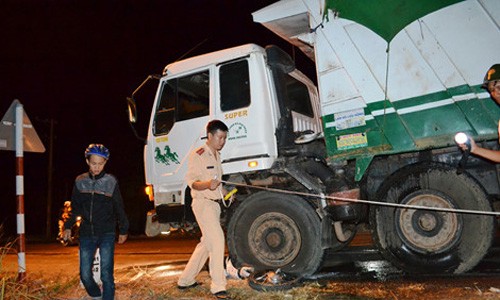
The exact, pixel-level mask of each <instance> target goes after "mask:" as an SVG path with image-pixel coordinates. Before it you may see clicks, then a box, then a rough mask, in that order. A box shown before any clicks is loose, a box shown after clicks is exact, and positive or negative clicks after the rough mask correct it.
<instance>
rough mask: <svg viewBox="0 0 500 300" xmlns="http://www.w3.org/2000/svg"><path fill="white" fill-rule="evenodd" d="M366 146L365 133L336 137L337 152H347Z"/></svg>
mask: <svg viewBox="0 0 500 300" xmlns="http://www.w3.org/2000/svg"><path fill="white" fill-rule="evenodd" d="M366 146H368V139H367V138H366V133H364V132H363V133H353V134H346V135H341V136H338V137H337V150H347V149H354V148H361V147H366Z"/></svg>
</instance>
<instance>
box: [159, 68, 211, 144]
mask: <svg viewBox="0 0 500 300" xmlns="http://www.w3.org/2000/svg"><path fill="white" fill-rule="evenodd" d="M209 103H210V102H209V73H208V71H204V72H200V73H196V74H191V75H188V76H184V77H179V78H174V79H171V80H168V81H166V82H165V83H164V84H163V86H162V89H161V94H160V101H158V106H157V107H156V113H155V119H154V121H153V134H154V135H163V134H168V133H169V132H170V129H172V127H173V126H174V123H175V122H179V121H184V120H189V119H193V118H198V117H203V116H207V115H208V113H209V108H210V106H209Z"/></svg>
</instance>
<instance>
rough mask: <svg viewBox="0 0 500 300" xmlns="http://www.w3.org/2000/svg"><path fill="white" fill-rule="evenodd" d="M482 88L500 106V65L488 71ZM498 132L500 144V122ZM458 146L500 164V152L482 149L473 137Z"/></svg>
mask: <svg viewBox="0 0 500 300" xmlns="http://www.w3.org/2000/svg"><path fill="white" fill-rule="evenodd" d="M482 88H484V89H486V90H487V91H488V93H490V96H491V98H492V99H493V100H495V102H496V103H497V104H498V105H500V64H495V65H493V66H491V68H489V69H488V72H487V73H486V75H485V76H484V81H483V85H482ZM498 130H499V131H498V134H499V142H500V121H499V123H498ZM458 146H459V147H460V148H462V150H464V151H467V150H468V151H470V153H472V154H474V155H477V156H481V157H483V158H486V159H489V160H491V161H493V162H496V163H500V151H498V150H491V149H486V148H482V147H480V146H478V145H477V144H476V142H474V140H473V139H472V138H471V137H469V138H468V141H467V143H460V142H458ZM468 148H470V149H468Z"/></svg>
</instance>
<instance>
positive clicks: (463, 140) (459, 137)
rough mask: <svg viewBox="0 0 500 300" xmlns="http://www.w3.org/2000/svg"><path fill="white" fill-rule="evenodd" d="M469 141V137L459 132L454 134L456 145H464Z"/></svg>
mask: <svg viewBox="0 0 500 300" xmlns="http://www.w3.org/2000/svg"><path fill="white" fill-rule="evenodd" d="M468 141H469V137H468V136H467V135H466V134H465V133H463V132H459V133H457V134H455V142H457V144H465V143H467V142H468Z"/></svg>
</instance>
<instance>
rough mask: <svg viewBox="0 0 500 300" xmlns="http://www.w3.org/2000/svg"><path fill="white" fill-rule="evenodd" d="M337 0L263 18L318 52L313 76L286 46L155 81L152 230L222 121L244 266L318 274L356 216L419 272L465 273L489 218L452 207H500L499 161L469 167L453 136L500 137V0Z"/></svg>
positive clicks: (491, 223)
mask: <svg viewBox="0 0 500 300" xmlns="http://www.w3.org/2000/svg"><path fill="white" fill-rule="evenodd" d="M337 2H338V1H335V0H327V1H310V0H304V1H302V0H283V1H279V2H276V3H275V4H273V5H270V6H268V7H265V8H262V9H261V10H259V11H256V12H254V13H253V19H254V21H255V22H257V23H260V24H262V25H264V26H265V27H267V28H268V29H270V30H272V31H273V32H275V33H276V34H277V35H278V36H279V37H281V38H283V39H285V40H287V41H289V42H290V43H291V44H293V45H295V46H297V47H298V48H299V49H300V50H301V51H303V52H304V53H305V54H306V55H307V56H308V57H309V58H310V59H311V60H312V61H313V62H314V63H315V67H316V76H317V82H318V85H317V87H316V86H315V85H314V84H313V82H312V81H311V80H309V79H308V78H307V77H306V76H305V75H304V74H303V73H301V72H300V71H299V70H298V69H296V67H295V64H294V62H293V60H292V59H291V58H290V56H289V55H288V54H287V53H285V52H284V51H283V50H281V49H279V48H277V47H275V46H268V47H265V48H263V47H261V46H258V45H255V44H247V45H242V46H238V47H234V48H230V49H225V50H221V51H217V52H213V53H209V54H205V55H201V56H196V57H191V58H187V59H184V60H181V61H177V62H174V63H172V64H169V65H167V66H166V67H165V69H164V71H163V74H162V75H161V76H149V77H148V79H152V78H156V79H159V85H158V88H157V92H156V96H155V99H154V104H153V108H152V111H151V118H150V121H149V129H148V134H147V138H146V144H145V147H144V162H145V173H146V183H147V185H148V186H149V188H150V189H151V191H152V192H151V193H150V195H151V200H152V201H154V207H155V210H154V211H151V212H150V213H149V215H148V224H147V228H146V231H147V232H148V234H149V235H155V234H158V233H159V231H160V230H159V228H161V226H162V224H167V223H169V222H177V221H179V216H182V213H180V214H179V212H182V211H184V210H185V208H186V207H187V206H188V205H189V201H190V199H189V198H190V196H189V192H188V191H187V186H186V182H185V180H184V176H185V173H186V170H187V165H186V164H187V156H188V154H189V153H190V152H191V151H193V150H195V149H196V148H197V147H199V146H201V145H202V144H203V143H205V139H204V138H205V135H206V133H205V125H206V124H207V122H208V121H210V120H212V119H220V120H222V121H223V122H225V123H226V124H227V125H228V127H229V132H228V139H227V143H226V146H225V147H224V149H223V150H222V152H221V157H222V166H223V171H224V174H225V176H224V180H225V181H227V182H229V183H233V185H235V186H236V185H237V187H238V193H237V201H236V202H235V203H234V204H233V205H231V206H230V208H229V211H228V214H227V215H228V217H227V220H226V221H227V223H226V229H227V243H228V248H229V252H230V253H231V255H232V256H234V257H235V258H236V260H237V263H239V264H243V263H245V264H250V265H253V266H255V267H256V268H259V269H270V268H272V269H275V268H281V269H282V270H284V271H287V272H290V273H294V274H300V275H310V274H313V273H314V272H316V271H318V270H319V269H320V268H321V267H322V266H324V265H325V263H326V262H327V261H328V257H329V255H330V254H335V252H337V251H339V250H341V249H343V248H345V247H346V246H347V245H348V244H349V242H350V241H351V240H352V239H353V237H354V235H355V234H356V232H357V230H358V229H359V228H361V226H363V228H369V230H370V232H371V235H372V238H373V241H374V244H375V246H376V247H377V249H378V250H379V251H380V253H381V254H382V255H383V257H384V258H386V259H387V260H388V261H390V262H391V263H392V264H394V265H395V266H396V267H398V268H400V269H401V270H403V271H405V272H409V273H422V272H433V273H435V272H440V273H463V272H466V271H468V270H470V269H472V268H473V267H474V266H476V265H477V263H478V262H479V261H480V260H481V259H482V258H483V257H484V256H485V255H486V254H487V253H488V250H489V248H490V246H491V244H492V241H493V237H494V234H495V231H496V217H495V214H494V213H493V214H480V213H479V214H478V213H462V212H458V213H457V212H456V211H455V210H458V211H480V212H487V213H492V212H495V211H496V210H495V207H496V206H497V203H498V202H497V201H498V199H499V195H500V186H499V178H500V177H499V172H498V168H497V166H496V165H495V164H492V163H491V162H488V161H486V160H483V159H480V158H477V157H472V156H471V157H469V159H468V161H467V163H466V164H460V165H459V162H460V160H461V159H462V154H463V153H462V152H461V150H460V149H459V148H458V147H457V146H456V144H455V142H454V135H455V133H457V132H465V133H466V134H468V135H470V136H472V137H473V138H474V139H475V140H476V141H477V142H478V143H480V144H481V145H483V146H484V147H488V148H495V147H498V132H497V122H498V120H499V119H500V110H499V108H498V107H497V105H496V104H495V103H494V102H493V101H492V100H491V99H490V97H489V94H488V93H487V92H486V90H484V89H482V88H481V84H482V80H483V77H484V74H485V72H486V70H487V69H488V68H489V67H490V66H491V65H493V64H495V63H498V62H500V51H499V50H500V30H499V24H500V1H497V0H466V1H421V2H418V3H419V4H418V5H415V6H414V7H413V6H412V5H411V4H410V3H406V2H405V1H392V2H398V4H402V7H403V8H404V7H405V5H406V12H405V10H404V9H402V10H401V7H399V8H395V7H391V3H392V2H391V1H385V2H384V3H385V4H384V5H385V6H384V7H380V6H381V5H378V4H377V5H365V6H362V7H354V6H353V7H351V8H352V9H350V6H345V7H344V6H343V5H342V3H343V2H338V3H337ZM344 2H345V1H344ZM408 2H409V1H408ZM363 9H367V10H365V11H362V10H363ZM398 9H399V10H398ZM405 13H406V14H405ZM377 14H379V15H377ZM385 22H389V23H390V25H387V24H385ZM391 22H392V23H391ZM394 24H395V25H394ZM393 25H394V26H393ZM256 26H258V25H256ZM128 102H129V109H130V117H131V121H132V122H133V121H135V116H136V113H137V111H136V104H138V103H136V102H135V100H134V98H133V96H132V97H131V98H129V100H128ZM255 187H258V188H259V189H256V188H255ZM282 191H286V193H284V192H282ZM334 197H339V198H334ZM339 199H340V200H342V199H343V200H344V201H339ZM349 199H361V200H362V201H361V202H353V201H349ZM409 207H428V208H430V209H413V208H409ZM447 210H449V211H451V212H448V211H447Z"/></svg>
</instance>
